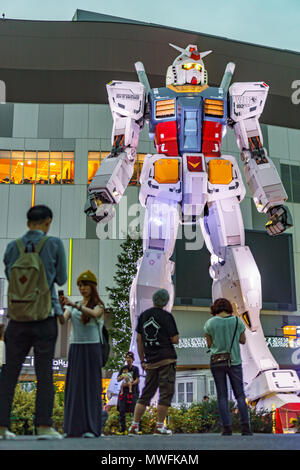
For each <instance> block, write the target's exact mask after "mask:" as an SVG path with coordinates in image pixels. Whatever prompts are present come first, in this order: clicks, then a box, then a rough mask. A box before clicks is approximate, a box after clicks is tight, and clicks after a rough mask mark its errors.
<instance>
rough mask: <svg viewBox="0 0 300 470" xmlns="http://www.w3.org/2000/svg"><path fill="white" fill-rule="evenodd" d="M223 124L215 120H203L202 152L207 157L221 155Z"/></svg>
mask: <svg viewBox="0 0 300 470" xmlns="http://www.w3.org/2000/svg"><path fill="white" fill-rule="evenodd" d="M221 142H222V124H221V123H220V122H214V121H203V135H202V152H203V153H204V155H205V156H206V157H219V156H220V155H221Z"/></svg>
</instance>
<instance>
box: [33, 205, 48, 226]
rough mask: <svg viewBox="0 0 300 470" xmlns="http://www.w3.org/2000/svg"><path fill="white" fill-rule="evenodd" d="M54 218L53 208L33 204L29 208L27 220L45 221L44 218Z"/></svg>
mask: <svg viewBox="0 0 300 470" xmlns="http://www.w3.org/2000/svg"><path fill="white" fill-rule="evenodd" d="M49 217H50V219H51V220H52V219H53V213H52V210H51V209H49V207H47V206H43V205H41V204H40V205H37V206H33V207H31V208H30V209H29V211H28V212H27V220H28V222H34V223H35V222H43V221H44V220H46V219H48V218H49Z"/></svg>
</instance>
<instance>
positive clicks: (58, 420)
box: [11, 384, 64, 435]
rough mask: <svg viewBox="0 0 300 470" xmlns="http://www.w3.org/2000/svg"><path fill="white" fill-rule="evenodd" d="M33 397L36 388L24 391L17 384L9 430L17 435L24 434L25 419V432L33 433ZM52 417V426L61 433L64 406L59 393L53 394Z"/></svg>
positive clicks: (34, 396)
mask: <svg viewBox="0 0 300 470" xmlns="http://www.w3.org/2000/svg"><path fill="white" fill-rule="evenodd" d="M35 398H36V390H33V391H31V392H26V391H25V390H23V389H22V387H21V385H20V384H18V385H17V387H16V390H15V395H14V400H13V406H12V413H11V430H12V432H14V433H16V434H17V435H22V434H24V432H25V430H24V423H25V422H26V421H27V423H26V424H27V426H26V427H27V433H28V434H34V414H35ZM52 419H53V427H54V428H55V429H56V430H57V431H58V432H61V433H62V432H63V419H64V406H63V402H61V397H59V393H56V394H55V398H54V406H53V416H52Z"/></svg>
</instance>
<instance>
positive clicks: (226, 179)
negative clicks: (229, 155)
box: [208, 159, 232, 184]
mask: <svg viewBox="0 0 300 470" xmlns="http://www.w3.org/2000/svg"><path fill="white" fill-rule="evenodd" d="M208 179H209V182H210V183H212V184H229V183H230V182H231V181H232V163H231V162H230V161H229V160H219V159H215V160H209V162H208Z"/></svg>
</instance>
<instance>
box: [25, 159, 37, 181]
mask: <svg viewBox="0 0 300 470" xmlns="http://www.w3.org/2000/svg"><path fill="white" fill-rule="evenodd" d="M35 176H36V152H25V160H24V180H23V184H33V183H35Z"/></svg>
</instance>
